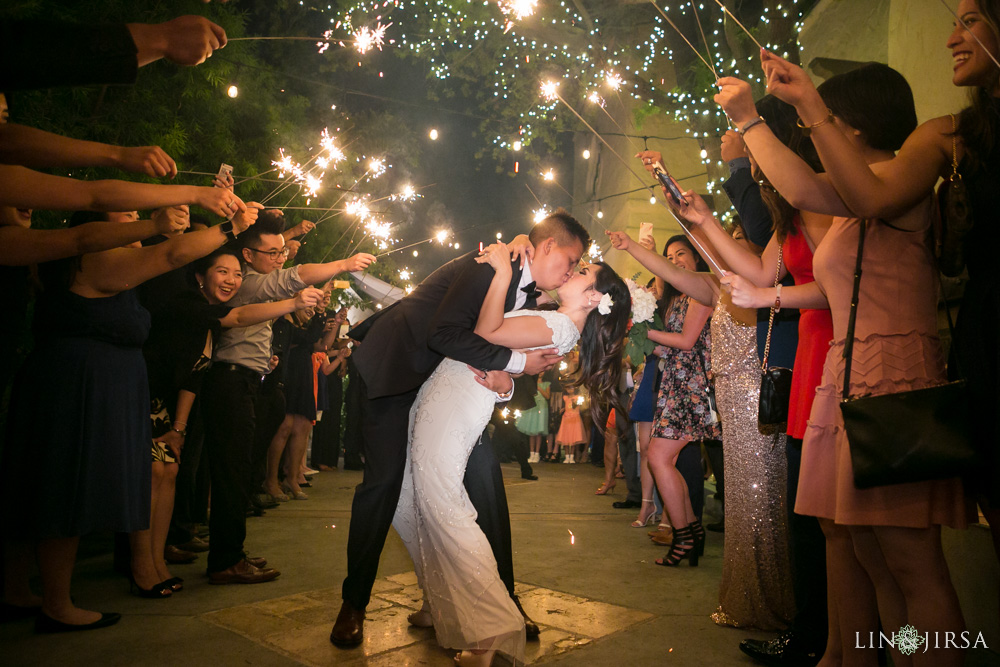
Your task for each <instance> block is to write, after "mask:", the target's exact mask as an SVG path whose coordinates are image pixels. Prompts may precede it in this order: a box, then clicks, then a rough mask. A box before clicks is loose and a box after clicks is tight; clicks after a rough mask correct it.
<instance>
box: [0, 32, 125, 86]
mask: <svg viewBox="0 0 1000 667" xmlns="http://www.w3.org/2000/svg"><path fill="white" fill-rule="evenodd" d="M137 53H138V50H137V49H136V46H135V42H134V41H133V40H132V34H131V33H130V32H129V31H128V28H126V27H125V24H124V23H120V24H115V25H86V24H76V23H62V22H57V21H0V90H6V91H12V90H28V89H32V88H52V87H56V86H83V85H90V84H119V83H122V84H129V83H134V82H135V78H136V73H137V72H138V69H139V63H138V61H137V58H136V54H137Z"/></svg>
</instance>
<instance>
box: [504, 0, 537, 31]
mask: <svg viewBox="0 0 1000 667" xmlns="http://www.w3.org/2000/svg"><path fill="white" fill-rule="evenodd" d="M499 5H500V11H501V12H502V13H503V15H504V16H505V17H506V18H507V22H506V23H504V27H503V31H504V33H507V32H509V31H510V29H511V28H513V27H514V21H521V20H523V19H525V18H527V17H529V16H531V15H532V14H534V13H535V9H537V8H538V0H500V2H499Z"/></svg>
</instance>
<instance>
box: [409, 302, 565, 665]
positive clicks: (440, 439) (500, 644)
mask: <svg viewBox="0 0 1000 667" xmlns="http://www.w3.org/2000/svg"><path fill="white" fill-rule="evenodd" d="M521 316H527V317H542V318H544V319H545V321H546V324H548V326H549V328H550V329H551V330H552V343H551V345H543V346H541V347H557V348H558V349H559V352H560V353H561V354H566V353H567V352H569V351H570V350H571V349H573V346H574V345H576V341H577V340H578V339H579V338H580V333H579V331H577V328H576V325H575V324H573V321H572V320H570V319H569V317H568V316H566V315H565V314H563V313H560V312H557V311H528V310H521V311H516V312H512V313H507V314H506V315H505V317H521ZM532 349H540V348H532ZM495 406H496V394H495V393H493V392H492V391H490V390H488V389H486V388H485V387H483V386H482V385H480V384H479V383H477V382H476V380H475V375H474V374H473V372H472V371H470V370H469V368H468V367H467V366H466V365H465V364H464V363H462V362H459V361H455V360H454V359H445V360H443V361H442V362H441V364H440V365H439V366H438V367H437V369H436V370H435V371H434V373H433V374H431V376H430V377H429V378H428V379H427V381H426V382H424V384H423V386H422V387H421V388H420V392H419V393H418V394H417V399H416V401H415V402H414V404H413V408H412V409H411V410H410V442H409V447H408V448H407V461H406V472H405V476H404V477H403V486H402V490H401V491H400V494H399V505H398V506H397V507H396V516H395V518H394V519H393V522H392V525H393V527H394V528H395V529H396V532H397V533H399V536H400V537H401V538H402V539H403V542H404V543H405V544H406V548H407V550H408V551H409V552H410V557H411V558H412V559H413V564H414V568H415V570H416V573H417V579H418V581H419V583H420V586H421V588H422V589H423V591H424V600H425V601H426V602H427V603H429V605H430V610H431V616H432V617H433V619H434V631H435V634H436V636H437V640H438V643H439V644H440V645H441V646H443V647H445V648H452V649H458V650H469V649H477V650H478V649H483V650H496V651H499V652H501V653H504V654H506V655H508V656H510V657H512V658H513V659H514V660H515V661H517V662H523V661H524V641H525V638H524V619H523V618H522V617H521V614H520V612H518V610H517V607H516V606H514V601H513V600H512V599H511V597H510V595H509V594H508V593H507V588H506V587H505V586H504V584H503V582H502V581H501V580H500V575H499V573H498V571H497V563H496V559H495V558H494V557H493V551H492V549H491V548H490V544H489V542H488V541H487V540H486V535H484V534H483V531H482V530H481V529H480V528H479V526H478V524H476V510H475V508H474V507H473V506H472V502H471V501H470V500H469V495H468V493H467V492H466V490H465V484H464V482H463V480H464V478H465V466H466V463H467V462H468V460H469V454H470V453H471V452H472V448H473V447H474V446H475V444H476V442H477V441H478V440H479V436H480V435H481V434H482V432H483V429H485V428H486V424H487V423H488V422H489V420H490V415H491V414H492V413H493V409H494V407H495Z"/></svg>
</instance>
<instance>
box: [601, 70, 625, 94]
mask: <svg viewBox="0 0 1000 667" xmlns="http://www.w3.org/2000/svg"><path fill="white" fill-rule="evenodd" d="M604 83H606V84H608V87H610V88H611V90H618V89H619V88H621V87H622V84H623V83H625V80H624V79H622V77H621V76H620V75H619V74H616V73H615V72H614V71H612V70H604Z"/></svg>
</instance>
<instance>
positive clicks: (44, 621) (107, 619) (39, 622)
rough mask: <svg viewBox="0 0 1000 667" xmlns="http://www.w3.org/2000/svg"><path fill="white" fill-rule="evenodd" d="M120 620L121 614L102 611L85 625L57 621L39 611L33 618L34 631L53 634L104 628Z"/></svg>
mask: <svg viewBox="0 0 1000 667" xmlns="http://www.w3.org/2000/svg"><path fill="white" fill-rule="evenodd" d="M120 620H122V615H121V614H117V613H115V612H109V613H107V614H104V613H102V614H101V617H100V618H99V619H97V620H96V621H94V622H93V623H87V624H85V625H71V624H69V623H63V622H62V621H57V620H56V619H54V618H52V617H50V616H47V615H46V614H45V612H39V613H38V616H37V617H36V618H35V632H37V633H38V634H53V633H56V632H80V631H82V630H97V629H98V628H106V627H108V626H109V625H114V624H115V623H117V622H118V621H120Z"/></svg>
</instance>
